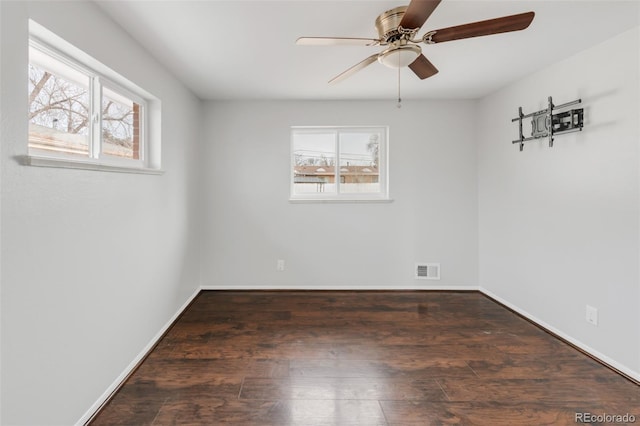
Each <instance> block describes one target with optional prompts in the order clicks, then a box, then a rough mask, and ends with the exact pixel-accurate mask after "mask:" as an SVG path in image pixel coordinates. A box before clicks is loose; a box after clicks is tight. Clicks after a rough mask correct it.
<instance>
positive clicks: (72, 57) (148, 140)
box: [21, 19, 164, 174]
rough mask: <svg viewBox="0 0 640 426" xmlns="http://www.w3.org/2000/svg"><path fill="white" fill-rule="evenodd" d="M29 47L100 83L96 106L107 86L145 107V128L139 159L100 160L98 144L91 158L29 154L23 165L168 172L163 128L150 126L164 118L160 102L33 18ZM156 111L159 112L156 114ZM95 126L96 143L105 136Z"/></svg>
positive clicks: (93, 92)
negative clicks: (161, 135)
mask: <svg viewBox="0 0 640 426" xmlns="http://www.w3.org/2000/svg"><path fill="white" fill-rule="evenodd" d="M29 46H30V47H34V48H36V49H38V50H40V51H42V52H44V53H45V54H47V55H50V56H51V57H53V58H54V59H56V60H58V61H61V62H63V63H65V64H66V65H68V66H71V67H73V68H75V69H77V70H78V71H80V72H82V73H83V74H86V75H88V76H89V77H90V78H91V81H92V82H93V81H94V80H95V81H99V83H100V84H99V87H98V88H95V87H90V91H91V102H92V104H95V103H99V102H100V101H101V98H102V96H101V92H100V90H101V88H102V87H103V86H106V87H108V88H109V89H111V90H114V91H116V92H118V93H121V94H122V95H125V96H127V97H129V98H130V99H131V100H132V101H134V102H136V103H138V104H139V105H140V106H141V107H142V108H141V110H142V117H141V126H140V129H139V131H140V140H141V143H140V159H139V160H135V159H126V158H116V157H101V158H96V156H97V153H95V152H92V151H93V150H94V149H95V148H96V147H97V149H100V146H101V143H100V142H97V143H92V147H91V148H90V152H89V156H88V157H87V158H70V157H67V156H64V155H59V156H58V155H55V154H51V155H42V154H29V153H27V155H24V156H21V158H22V161H21V163H22V164H24V165H29V166H38V167H59V168H67V169H85V170H100V171H111V172H122V173H141V174H163V173H164V171H163V170H162V169H161V168H160V138H159V128H158V127H159V126H157V125H154V130H155V131H153V132H152V131H151V123H150V121H151V116H152V115H153V116H154V117H156V116H157V118H158V119H159V117H160V115H159V106H160V101H159V99H157V98H155V97H154V96H153V95H151V94H150V93H149V92H147V91H145V90H144V89H142V88H140V87H139V86H137V85H135V84H134V83H132V82H131V81H129V80H128V79H126V78H125V77H123V76H122V75H120V74H118V73H117V72H115V71H113V70H112V69H110V68H108V67H107V66H106V65H104V64H102V63H101V62H99V61H97V60H96V59H94V58H92V57H91V56H89V55H88V54H86V53H84V52H83V51H81V50H80V49H78V48H76V47H75V46H73V45H71V44H70V43H68V42H67V41H65V40H63V39H62V38H60V37H59V36H57V35H56V34H54V33H53V32H51V31H49V30H48V29H46V28H45V27H43V26H41V25H40V24H38V23H37V22H35V21H33V20H31V19H30V20H29ZM92 86H93V84H92ZM94 109H95V110H96V111H98V114H100V111H101V107H100V105H98V107H97V108H96V107H95V105H94ZM152 111H155V113H154V112H152ZM92 127H93V128H92V130H91V132H93V133H94V134H93V135H92V138H91V139H94V140H95V138H96V134H98V135H97V136H100V138H101V135H99V134H100V133H101V129H98V127H99V126H95V125H94V126H92ZM153 134H155V139H157V140H153V141H152V136H153ZM27 152H28V147H27Z"/></svg>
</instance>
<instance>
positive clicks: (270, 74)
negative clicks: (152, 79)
mask: <svg viewBox="0 0 640 426" xmlns="http://www.w3.org/2000/svg"><path fill="white" fill-rule="evenodd" d="M408 1H409V0H405V1H402V0H399V1H387V0H384V1H382V0H371V1H364V0H355V1H353V0H352V1H345V0H342V1H313V0H286V1H282V0H280V1H272V0H255V1H247V0H232V1H228V0H225V1H223V0H204V1H203V0H200V1H184V0H182V1H166V0H162V1H161V0H155V1H154V0H151V1H140V0H134V1H130V0H119V1H108V0H104V1H96V2H97V3H98V4H99V6H100V7H101V8H102V9H103V10H104V11H105V12H106V13H107V14H109V15H110V16H111V17H112V18H113V19H114V20H115V21H116V22H118V23H120V25H121V26H122V27H123V28H124V29H125V30H126V31H127V32H128V33H129V34H130V35H131V36H132V37H133V38H135V39H136V40H138V42H139V43H140V44H142V45H143V46H144V47H145V48H146V49H147V50H148V51H149V52H151V54H152V55H154V56H155V57H156V58H157V59H158V60H159V61H160V62H161V63H163V64H164V65H165V66H166V67H167V68H168V69H169V70H170V71H171V72H172V73H173V74H174V75H175V76H176V77H178V78H179V79H180V80H181V81H182V82H184V84H185V85H186V86H187V87H189V88H190V89H191V90H192V91H193V92H194V93H195V94H196V95H197V96H198V97H200V98H202V99H395V98H396V97H397V94H398V72H397V71H396V70H392V69H389V68H386V67H384V66H383V65H381V64H379V63H377V62H376V63H374V64H372V65H371V66H369V67H368V68H365V69H364V70H362V71H360V72H359V73H357V74H355V75H354V76H352V77H350V78H349V79H347V80H345V81H343V82H340V83H338V84H335V85H329V84H327V81H328V80H329V79H330V78H332V77H334V76H335V75H337V74H339V73H340V72H342V71H344V70H345V69H347V68H349V67H351V66H352V65H354V64H356V63H357V62H360V61H361V60H363V59H364V58H366V57H367V56H369V55H371V54H373V53H375V52H377V51H379V50H380V49H381V48H380V47H362V46H297V45H296V44H295V41H296V39H297V38H298V37H300V36H343V37H371V38H377V33H376V31H375V27H374V21H375V18H376V17H377V16H378V15H379V14H380V13H382V12H384V11H385V10H388V9H391V8H393V7H396V6H400V5H403V4H408ZM529 10H532V11H534V12H535V13H536V16H535V18H534V20H533V23H532V24H531V26H530V27H529V28H528V29H526V30H524V31H519V32H513V33H507V34H500V35H492V36H487V37H479V38H474V39H467V40H458V41H452V42H447V43H441V44H437V45H430V46H427V45H422V46H423V53H424V54H425V55H426V56H427V57H428V58H429V59H430V60H431V62H432V63H433V64H434V65H435V66H436V67H437V68H438V69H439V70H440V72H439V73H438V74H437V75H435V76H434V77H431V78H428V79H426V80H419V79H418V78H417V77H416V76H415V75H414V74H413V73H412V72H411V71H410V70H409V69H407V68H405V69H403V70H402V72H401V76H400V83H401V91H402V98H403V99H427V98H429V99H433V98H438V99H442V98H479V97H482V96H484V95H486V94H488V93H491V92H492V91H494V90H496V89H498V88H500V87H502V86H504V85H506V84H508V83H509V82H511V81H514V80H517V79H520V78H522V77H524V76H526V75H527V74H529V73H532V72H534V71H536V70H538V69H541V68H543V67H545V66H547V65H549V64H552V63H554V62H558V61H560V60H562V59H563V58H566V57H568V56H571V55H573V54H574V53H577V52H579V51H581V50H584V49H586V48H588V47H590V46H592V45H594V44H597V43H598V42H600V41H602V40H606V39H608V38H611V37H613V36H614V35H617V34H619V33H622V32H624V31H625V30H627V29H630V28H632V27H634V26H637V25H639V22H640V12H639V10H640V2H639V1H638V0H633V1H612V0H601V1H585V0H582V1H540V0H526V1H525V0H523V1H520V0H500V1H495V0H487V1H482V0H443V1H442V3H441V4H440V5H439V6H438V8H437V9H436V10H435V12H434V13H433V14H432V15H431V17H430V18H429V19H428V20H427V22H426V23H425V25H423V27H422V30H421V31H420V32H419V35H420V36H421V35H422V34H423V33H424V32H426V31H428V30H434V29H438V28H444V27H449V26H452V25H459V24H465V23H468V22H474V21H480V20H484V19H490V18H496V17H500V16H505V15H511V14H515V13H521V12H526V11H529ZM602 60H603V61H606V60H607V58H602ZM558 78H559V79H565V78H567V79H570V78H571V76H563V75H559V76H558Z"/></svg>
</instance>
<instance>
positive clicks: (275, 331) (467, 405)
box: [91, 291, 640, 426]
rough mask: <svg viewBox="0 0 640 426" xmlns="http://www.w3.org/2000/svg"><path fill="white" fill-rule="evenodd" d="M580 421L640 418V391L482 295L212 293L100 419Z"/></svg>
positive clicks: (308, 424) (280, 423)
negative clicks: (579, 417) (579, 415)
mask: <svg viewBox="0 0 640 426" xmlns="http://www.w3.org/2000/svg"><path fill="white" fill-rule="evenodd" d="M576 413H590V414H591V415H593V416H596V415H603V414H607V415H612V416H614V415H625V414H629V415H633V416H635V421H636V422H637V423H640V386H638V385H636V384H634V383H632V382H631V381H629V380H627V379H625V378H624V377H622V376H620V375H618V374H616V373H615V372H613V371H611V370H610V369H608V368H606V367H604V366H602V365H600V364H598V363H597V362H595V361H593V360H592V359H590V358H589V357H587V356H586V355H584V354H582V353H580V352H579V351H577V350H575V349H574V348H572V347H570V346H569V345H567V344H565V343H563V342H562V341H560V340H558V339H556V338H554V337H553V336H551V335H549V334H547V333H546V332H544V331H543V330H541V329H539V328H537V327H536V326H534V325H532V324H531V323H529V322H527V321H526V320H524V319H522V318H521V317H519V316H518V315H515V314H514V313H512V312H510V311H509V310H507V309H505V308H504V307H502V306H501V305H499V304H497V303H495V302H493V301H492V300H490V299H488V298H486V297H485V296H483V295H482V294H480V293H477V292H367V291H363V292H337V291H335V292H334V291H326V292H302V291H291V292H289V291H287V292H285V291H277V292H265V291H260V292H253V291H238V292H232V291H203V292H201V293H200V294H199V295H198V296H197V298H196V299H195V301H194V302H193V303H192V304H191V306H190V307H189V308H188V309H187V310H186V311H185V312H184V314H183V315H182V316H181V317H180V319H179V320H178V321H177V322H176V323H175V324H174V326H173V327H172V328H171V329H170V330H169V332H168V333H167V334H166V335H165V336H164V338H163V339H162V340H161V341H160V342H159V343H158V345H157V346H156V348H155V349H154V350H153V351H152V352H151V353H150V354H149V356H148V357H147V358H146V360H145V361H144V362H143V363H142V364H141V365H140V367H139V368H138V369H137V370H136V371H135V373H134V374H133V375H132V376H131V377H130V378H129V379H128V380H127V382H126V383H125V384H124V385H123V386H122V388H121V389H120V390H119V391H118V392H117V393H116V394H115V395H114V396H113V398H112V399H111V400H110V401H109V402H108V403H107V404H106V405H105V406H104V408H103V409H102V410H101V411H100V412H99V413H98V415H97V416H95V418H94V419H93V421H92V422H91V424H92V425H95V426H98V425H260V426H263V425H265V426H267V425H277V426H285V425H302V426H315V425H439V424H463V425H564V424H566V425H570V424H576ZM582 418H583V419H584V418H586V417H585V415H583V417H582ZM605 420H606V419H605Z"/></svg>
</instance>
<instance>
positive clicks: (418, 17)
mask: <svg viewBox="0 0 640 426" xmlns="http://www.w3.org/2000/svg"><path fill="white" fill-rule="evenodd" d="M439 4H440V0H411V3H409V7H407V11H406V12H405V13H404V16H403V17H402V19H401V20H400V26H401V27H402V28H405V29H410V30H413V29H414V28H420V27H421V26H422V24H424V22H425V21H426V20H427V18H428V17H429V16H431V14H432V13H433V11H434V10H435V9H436V7H438V5H439Z"/></svg>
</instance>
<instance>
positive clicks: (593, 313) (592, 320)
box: [586, 305, 598, 325]
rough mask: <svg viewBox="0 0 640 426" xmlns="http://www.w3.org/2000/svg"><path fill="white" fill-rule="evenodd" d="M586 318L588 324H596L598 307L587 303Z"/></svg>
mask: <svg viewBox="0 0 640 426" xmlns="http://www.w3.org/2000/svg"><path fill="white" fill-rule="evenodd" d="M586 320H587V322H588V323H589V324H593V325H598V309H597V308H594V307H593V306H589V305H587V309H586Z"/></svg>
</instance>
